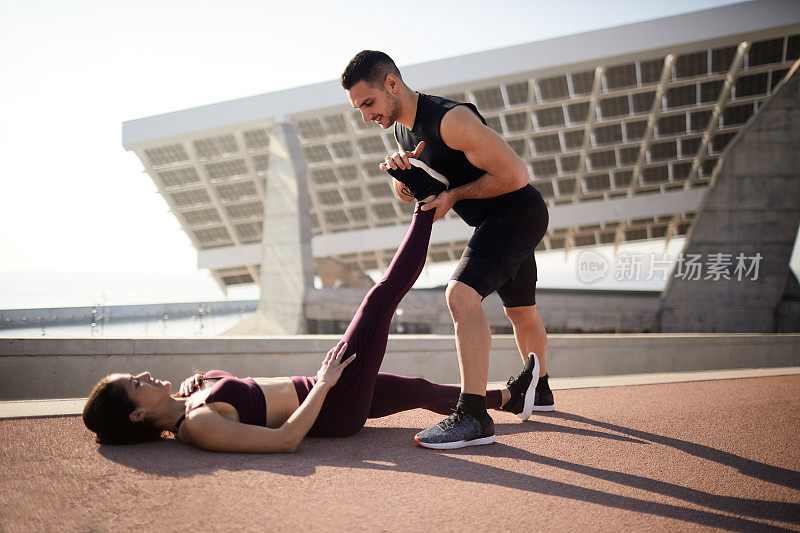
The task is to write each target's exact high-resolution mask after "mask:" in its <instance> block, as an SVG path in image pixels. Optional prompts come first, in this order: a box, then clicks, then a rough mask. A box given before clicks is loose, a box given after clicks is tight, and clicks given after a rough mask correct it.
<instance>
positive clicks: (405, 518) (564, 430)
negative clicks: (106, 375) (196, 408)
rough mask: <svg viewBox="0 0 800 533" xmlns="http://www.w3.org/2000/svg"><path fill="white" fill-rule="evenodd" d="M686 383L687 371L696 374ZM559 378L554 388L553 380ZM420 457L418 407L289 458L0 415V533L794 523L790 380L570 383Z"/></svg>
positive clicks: (797, 520)
mask: <svg viewBox="0 0 800 533" xmlns="http://www.w3.org/2000/svg"><path fill="white" fill-rule="evenodd" d="M696 377H697V376H696ZM554 381H555V380H554ZM556 400H557V408H558V411H557V412H555V413H550V414H546V415H536V416H534V417H532V419H531V420H530V421H528V422H525V423H519V422H517V421H515V420H516V419H515V418H514V417H513V416H511V415H508V414H507V413H498V412H495V413H493V415H494V417H495V422H496V423H497V432H498V439H497V443H495V444H493V445H491V446H482V447H475V448H467V449H462V450H454V451H433V450H425V449H421V448H419V447H417V446H416V445H414V443H413V441H412V436H413V435H414V433H415V432H416V431H418V430H419V429H420V428H424V427H427V426H429V425H431V424H433V423H435V422H437V421H438V420H439V419H440V418H441V417H440V415H436V414H433V413H429V412H426V411H422V410H415V411H410V412H407V413H401V414H398V415H394V416H391V417H387V418H384V419H380V420H373V421H370V422H369V423H368V426H367V427H366V428H364V429H363V430H362V431H361V432H360V433H358V434H357V435H355V436H353V437H349V438H345V439H314V438H309V439H306V441H304V442H303V444H301V446H300V448H299V450H298V451H297V453H295V454H294V455H246V454H218V453H210V452H205V451H202V450H199V449H196V448H193V447H191V446H187V445H184V444H182V443H180V442H177V441H175V440H174V439H169V440H165V441H162V442H158V443H151V444H145V445H137V446H121V447H114V446H98V445H97V444H95V443H94V442H93V441H92V439H91V437H90V434H89V432H88V431H87V430H86V429H85V428H84V427H83V425H82V423H81V421H80V418H79V417H76V416H51V417H44V418H42V417H39V418H35V417H34V418H31V417H28V418H6V419H3V420H0V494H2V495H3V496H2V497H1V498H0V531H4V532H6V531H7V532H13V531H42V530H56V529H58V530H68V531H85V530H101V531H105V530H117V529H120V530H121V529H130V528H132V527H136V528H145V529H147V528H158V529H160V530H166V531H191V530H197V529H203V530H231V529H241V530H245V531H261V530H266V529H279V528H281V529H283V528H287V529H288V528H291V529H292V530H296V529H300V528H303V529H310V530H329V529H332V528H333V529H355V528H357V529H359V530H389V531H402V530H408V529H423V528H424V529H431V530H444V531H456V530H465V529H475V530H522V531H538V530H554V529H557V530H587V529H588V530H598V529H600V530H618V529H627V530H633V529H636V530H639V529H642V528H649V529H657V530H694V529H729V530H748V531H749V530H786V529H790V530H800V472H799V471H798V470H800V446H798V444H797V436H798V434H800V375H798V374H797V373H796V372H795V373H794V374H793V375H784V376H771V377H758V378H746V379H724V380H714V381H685V382H680V383H662V384H649V385H626V386H617V387H598V388H581V389H565V390H561V391H559V392H558V393H557V395H556Z"/></svg>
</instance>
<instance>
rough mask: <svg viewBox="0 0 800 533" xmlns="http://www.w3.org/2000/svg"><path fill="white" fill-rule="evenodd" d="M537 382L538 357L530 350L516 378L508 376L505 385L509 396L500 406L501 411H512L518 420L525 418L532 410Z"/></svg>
mask: <svg viewBox="0 0 800 533" xmlns="http://www.w3.org/2000/svg"><path fill="white" fill-rule="evenodd" d="M538 382H539V358H538V357H536V354H535V353H533V352H531V353H530V354H528V360H527V361H525V368H523V369H522V372H520V374H519V376H517V377H516V378H515V377H514V376H511V377H510V378H508V382H507V383H506V387H507V388H508V390H509V391H510V392H511V398H510V399H509V400H508V401H507V402H506V403H505V405H503V406H502V407H500V409H502V410H503V411H508V412H510V413H514V414H515V415H517V417H518V418H519V419H520V420H527V419H528V418H530V416H531V413H532V412H533V405H534V399H535V398H534V397H535V392H534V391H535V390H536V386H537V383H538Z"/></svg>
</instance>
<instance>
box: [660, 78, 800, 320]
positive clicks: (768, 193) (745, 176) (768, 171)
mask: <svg viewBox="0 0 800 533" xmlns="http://www.w3.org/2000/svg"><path fill="white" fill-rule="evenodd" d="M797 70H798V64H795V65H794V67H793V69H792V72H791V78H790V79H789V80H788V81H787V83H785V84H784V85H783V87H780V88H779V89H778V90H777V92H776V93H775V94H774V95H773V96H772V97H771V98H770V99H769V100H768V101H767V102H765V105H764V107H763V108H762V109H760V110H759V112H758V114H757V115H756V116H755V118H754V119H753V121H752V122H751V123H750V124H748V125H747V127H745V129H744V130H742V132H741V133H740V134H739V136H738V137H737V138H736V139H734V140H733V141H732V144H731V146H729V148H728V149H727V150H726V152H725V154H724V159H723V160H722V162H721V163H720V164H721V167H720V168H719V169H718V172H717V175H716V176H715V178H714V181H713V183H712V185H711V187H710V189H709V191H708V195H707V197H706V199H705V202H704V204H703V206H702V207H701V210H700V212H699V214H698V216H697V219H696V220H695V222H694V224H693V227H692V229H691V231H690V233H689V236H688V239H687V240H686V245H685V247H684V250H683V256H684V258H685V259H686V260H687V262H686V263H684V264H681V263H680V262H679V264H678V268H681V269H683V275H682V276H679V275H678V274H679V273H678V272H673V276H672V278H671V279H670V283H669V284H668V285H667V287H666V288H665V290H664V292H663V294H662V306H661V310H660V313H659V315H660V317H659V319H660V330H661V331H662V332H749V333H750V332H752V333H771V332H775V331H777V330H778V329H779V328H778V324H777V318H776V317H777V313H778V307H779V304H780V302H781V299H782V296H783V295H784V293H785V291H786V286H787V280H788V279H791V278H790V270H789V258H790V256H791V253H792V249H793V247H794V243H795V237H796V235H797V228H798V224H800V202H798V199H800V74H798V72H797ZM740 258H741V259H740ZM692 259H693V260H695V262H696V263H699V264H700V265H701V267H702V271H701V272H699V273H697V275H694V274H692V275H689V268H690V266H689V264H688V260H692ZM742 259H743V261H742ZM742 263H743V264H742ZM742 268H744V269H746V270H744V271H743V270H742ZM755 268H757V269H758V270H757V272H756V271H755ZM737 269H739V270H738V271H737ZM720 271H724V272H725V274H724V275H721V274H720ZM695 278H696V279H695Z"/></svg>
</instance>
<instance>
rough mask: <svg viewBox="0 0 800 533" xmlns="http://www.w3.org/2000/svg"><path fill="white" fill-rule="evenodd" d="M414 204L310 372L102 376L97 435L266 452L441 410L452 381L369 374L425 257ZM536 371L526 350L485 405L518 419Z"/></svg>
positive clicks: (88, 418) (428, 214)
mask: <svg viewBox="0 0 800 533" xmlns="http://www.w3.org/2000/svg"><path fill="white" fill-rule="evenodd" d="M421 205H422V204H421V203H420V204H418V205H417V207H416V209H415V211H414V215H413V218H412V222H411V227H410V228H409V230H408V233H407V234H406V236H405V238H404V240H403V242H402V244H401V245H400V247H399V248H398V250H397V253H396V254H395V257H394V259H393V260H392V263H391V265H390V266H389V269H388V270H387V271H386V275H385V276H384V278H383V279H382V280H381V281H380V282H378V284H376V285H375V286H374V287H373V288H372V289H371V290H370V291H369V292H368V293H367V295H366V296H365V297H364V300H363V302H362V303H361V306H360V307H359V309H358V311H357V312H356V314H355V316H354V317H353V320H352V321H351V322H350V325H349V327H348V328H347V331H345V333H344V335H343V337H342V340H341V341H340V342H339V343H338V344H337V345H336V346H335V347H334V348H332V349H331V350H330V351H329V352H328V353H327V355H326V356H325V358H324V360H323V361H322V366H321V367H320V369H319V370H318V371H317V374H316V376H313V377H299V376H294V377H281V378H256V379H257V381H256V380H254V379H252V378H247V379H244V380H241V379H238V378H236V377H234V376H232V375H230V374H227V373H226V372H221V371H210V372H207V373H205V374H204V375H203V374H202V373H200V374H195V375H194V376H192V377H190V378H188V379H187V380H185V381H184V382H183V384H182V385H181V387H180V391H179V394H178V395H176V396H170V385H171V384H170V382H168V381H160V380H157V379H153V378H152V377H151V376H150V374H149V373H147V372H145V373H142V374H139V375H136V376H132V375H130V374H112V375H111V376H108V377H106V378H104V379H103V380H101V381H100V382H99V383H98V384H97V385H96V386H95V388H94V390H93V391H92V393H91V396H90V397H89V400H88V401H87V404H86V408H85V409H84V411H83V420H84V423H85V424H86V426H87V427H88V428H89V429H90V430H92V431H94V432H95V433H97V440H98V442H100V443H107V444H115V443H134V442H143V441H147V440H154V439H157V438H159V437H160V435H161V433H162V432H163V431H171V432H173V433H174V434H175V436H176V437H177V438H178V439H179V440H181V441H183V442H187V443H191V444H194V445H196V446H199V447H200V448H204V449H206V450H212V451H225V452H258V453H269V452H292V451H294V450H295V449H296V448H297V446H298V445H299V444H300V441H301V440H302V439H303V437H304V436H305V435H306V434H310V435H314V436H322V437H343V436H347V435H352V434H354V433H356V432H357V431H358V430H359V429H361V428H362V427H363V425H364V423H365V421H366V420H367V418H377V417H382V416H387V415H390V414H393V413H397V412H400V411H405V410H408V409H415V408H420V407H421V408H425V409H429V410H431V411H435V412H437V413H442V414H448V413H449V412H450V411H451V410H452V409H451V408H450V404H451V402H452V403H453V404H454V402H455V400H457V399H458V394H459V388H458V387H450V386H444V385H437V384H433V383H430V382H428V381H425V380H423V379H421V378H406V377H402V376H395V375H392V374H384V373H379V372H378V369H379V368H380V366H381V362H382V361H383V356H384V353H385V350H386V342H387V339H388V335H389V325H390V322H391V319H392V315H393V314H394V312H395V310H396V308H397V306H398V304H399V303H400V300H401V299H402V298H403V296H404V295H405V294H406V293H407V292H408V291H409V289H410V288H411V286H412V285H413V283H414V281H415V280H416V279H417V277H418V276H419V274H420V272H421V271H422V267H423V265H424V263H425V256H426V254H427V249H428V241H429V239H430V234H431V226H432V224H433V218H434V211H422V210H421V209H420V206H421ZM538 373H539V371H538V361H537V360H536V357H529V359H528V362H527V363H526V367H525V370H523V372H522V373H521V374H520V376H518V377H517V378H516V379H509V382H508V386H507V388H506V389H503V390H494V391H488V393H487V406H488V407H490V408H494V409H500V408H501V406H502V409H504V410H507V411H510V412H514V413H515V414H517V416H519V417H520V418H522V419H523V420H524V419H527V418H528V416H530V414H531V407H532V404H533V388H535V386H536V383H535V381H536V380H535V379H533V376H537V377H538ZM528 391H530V394H527V393H528ZM493 440H494V436H493V435H492V441H493ZM462 445H469V443H466V444H462ZM448 447H451V446H448ZM459 447H460V446H459Z"/></svg>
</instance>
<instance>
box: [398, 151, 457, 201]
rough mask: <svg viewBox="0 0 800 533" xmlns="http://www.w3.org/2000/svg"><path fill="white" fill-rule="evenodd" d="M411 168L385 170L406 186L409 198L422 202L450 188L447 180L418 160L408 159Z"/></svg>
mask: <svg viewBox="0 0 800 533" xmlns="http://www.w3.org/2000/svg"><path fill="white" fill-rule="evenodd" d="M408 162H409V163H411V168H410V169H408V170H403V169H399V168H398V169H397V170H392V169H391V168H390V169H388V170H387V172H389V175H391V176H392V177H393V178H394V179H396V180H397V181H399V182H401V183H402V184H403V185H405V186H406V188H407V190H406V191H404V192H408V193H409V194H410V195H411V196H413V197H414V198H416V199H417V200H424V199H425V198H427V197H428V196H436V195H438V194H439V193H440V192H442V191H444V190H446V189H447V188H448V187H449V186H450V182H449V181H448V179H447V178H445V177H444V176H442V175H441V174H439V173H438V172H436V171H435V170H433V169H432V168H431V167H429V166H428V165H426V164H425V163H423V162H422V161H420V160H419V159H414V158H413V157H412V158H409V159H408Z"/></svg>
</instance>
